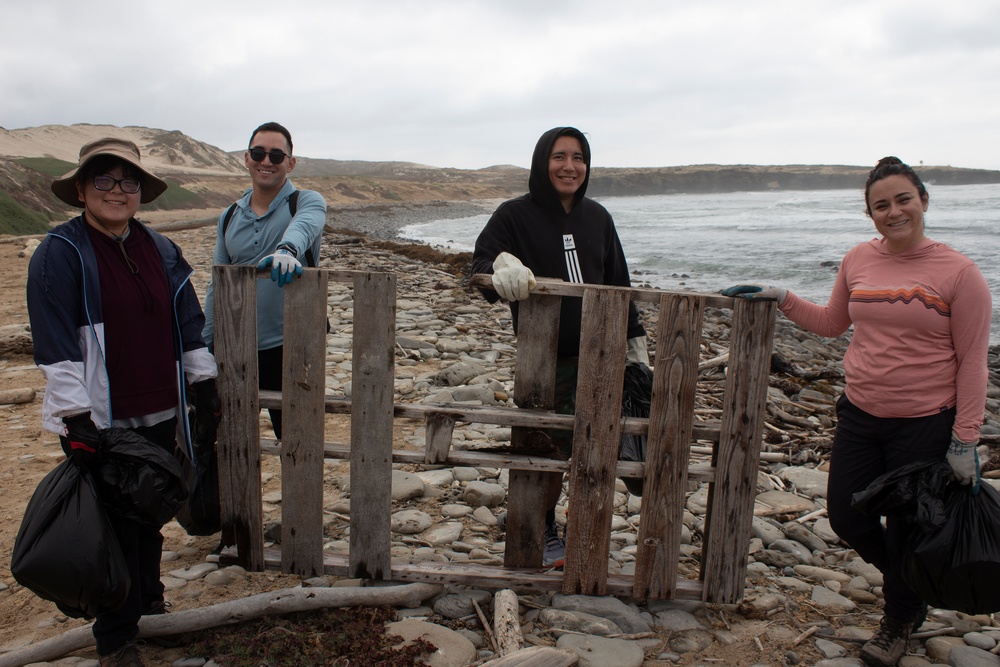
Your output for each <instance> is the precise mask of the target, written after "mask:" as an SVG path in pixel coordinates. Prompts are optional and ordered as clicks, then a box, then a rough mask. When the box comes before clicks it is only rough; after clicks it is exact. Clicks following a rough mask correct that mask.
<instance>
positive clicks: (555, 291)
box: [469, 273, 733, 308]
mask: <svg viewBox="0 0 1000 667" xmlns="http://www.w3.org/2000/svg"><path fill="white" fill-rule="evenodd" d="M535 281H536V283H537V285H536V286H535V288H534V289H533V290H531V295H532V297H534V296H535V295H541V294H546V295H551V296H576V297H580V296H583V292H584V290H588V289H592V290H598V291H612V290H619V289H628V290H629V298H630V299H631V300H632V301H641V302H645V303H659V302H660V297H662V296H663V294H664V293H666V294H683V295H686V296H699V297H701V298H702V299H704V300H705V305H706V306H711V307H712V308H730V307H732V303H733V298H732V297H729V296H721V295H719V294H712V293H711V292H670V291H668V290H662V289H654V288H649V287H628V288H622V287H611V286H609V285H592V284H589V283H567V282H563V281H562V280H556V279H555V278H538V277H537V276H536V277H535ZM469 284H470V285H472V286H473V287H488V288H490V289H492V288H493V280H492V278H491V277H490V276H489V275H488V274H484V273H477V274H475V275H473V276H472V278H470V279H469Z"/></svg>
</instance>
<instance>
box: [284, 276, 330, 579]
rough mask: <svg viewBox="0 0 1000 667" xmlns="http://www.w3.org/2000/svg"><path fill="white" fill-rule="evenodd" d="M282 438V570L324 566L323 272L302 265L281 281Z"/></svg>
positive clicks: (309, 572)
mask: <svg viewBox="0 0 1000 667" xmlns="http://www.w3.org/2000/svg"><path fill="white" fill-rule="evenodd" d="M283 289H284V292H285V304H284V306H285V312H286V313H289V314H294V315H293V316H290V317H286V318H285V331H284V353H283V358H284V368H283V369H282V380H281V383H282V397H283V401H282V406H281V413H282V415H283V416H284V422H283V424H284V428H283V429H282V440H281V544H282V570H283V571H285V572H290V573H292V574H298V575H302V576H306V577H314V576H317V575H319V574H320V573H321V572H322V571H323V424H324V418H325V416H326V415H325V411H324V402H325V401H324V398H325V394H326V294H327V276H326V274H325V273H324V272H322V271H318V270H316V269H306V270H305V271H304V272H303V274H302V276H300V277H299V278H297V279H296V280H295V281H294V282H293V283H291V284H289V285H287V286H285V287H284V288H283Z"/></svg>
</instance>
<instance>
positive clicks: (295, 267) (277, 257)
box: [257, 248, 302, 287]
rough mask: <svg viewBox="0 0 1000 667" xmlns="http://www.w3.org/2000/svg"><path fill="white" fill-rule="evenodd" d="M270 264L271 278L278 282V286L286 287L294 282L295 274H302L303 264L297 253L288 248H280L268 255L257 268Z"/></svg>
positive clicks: (264, 267) (263, 267)
mask: <svg viewBox="0 0 1000 667" xmlns="http://www.w3.org/2000/svg"><path fill="white" fill-rule="evenodd" d="M269 266H270V267H271V280H273V281H274V282H276V283H278V287H284V286H285V285H287V284H288V283H290V282H292V279H293V278H295V276H301V275H302V264H301V263H300V262H299V260H297V259H296V258H295V253H293V252H292V251H291V250H289V249H288V248H278V249H277V250H275V251H274V254H273V255H268V256H267V257H265V258H264V259H262V260H260V264H258V265H257V268H258V269H266V268H267V267H269Z"/></svg>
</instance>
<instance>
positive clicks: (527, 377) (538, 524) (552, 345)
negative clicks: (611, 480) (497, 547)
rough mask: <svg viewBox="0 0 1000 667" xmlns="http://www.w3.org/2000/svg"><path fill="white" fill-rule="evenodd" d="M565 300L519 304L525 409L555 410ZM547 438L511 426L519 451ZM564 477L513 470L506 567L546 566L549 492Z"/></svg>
mask: <svg viewBox="0 0 1000 667" xmlns="http://www.w3.org/2000/svg"><path fill="white" fill-rule="evenodd" d="M561 303H562V299H560V298H559V297H553V296H532V297H531V298H530V299H528V300H526V301H521V302H520V303H519V304H518V340H517V359H516V361H515V366H514V402H515V403H516V404H517V405H518V406H519V407H521V408H528V409H534V410H552V406H553V401H554V389H555V378H556V349H557V347H558V342H559V308H560V305H561ZM547 439H548V435H547V434H545V433H543V432H541V431H539V430H536V429H528V428H521V427H516V426H515V427H513V428H512V429H511V433H510V441H511V446H512V447H513V449H514V450H515V451H530V450H531V449H534V445H533V444H532V443H533V442H538V441H540V440H541V441H544V440H547ZM553 475H559V476H560V479H561V476H562V473H551V472H542V471H536V470H511V471H510V478H509V481H508V485H507V528H506V531H507V537H506V545H507V546H506V553H505V554H504V564H505V565H506V566H507V567H538V566H540V565H541V564H542V549H543V547H544V542H545V540H544V537H545V512H544V510H545V504H546V502H545V501H546V490H547V489H548V488H549V485H550V484H551V483H553V482H552V481H551V480H552V476H553Z"/></svg>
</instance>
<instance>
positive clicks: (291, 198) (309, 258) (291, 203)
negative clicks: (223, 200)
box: [222, 190, 316, 267]
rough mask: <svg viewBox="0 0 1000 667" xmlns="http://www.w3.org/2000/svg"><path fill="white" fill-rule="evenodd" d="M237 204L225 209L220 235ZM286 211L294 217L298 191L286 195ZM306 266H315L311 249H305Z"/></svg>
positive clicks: (224, 231) (297, 204) (226, 227)
mask: <svg viewBox="0 0 1000 667" xmlns="http://www.w3.org/2000/svg"><path fill="white" fill-rule="evenodd" d="M237 203H238V202H233V204H232V205H231V206H230V207H229V208H228V209H226V215H225V217H223V218H222V235H223V236H225V235H226V230H227V229H228V228H229V221H230V220H232V219H233V214H234V213H236V204H237ZM288 210H289V211H290V212H291V214H292V217H293V218H294V217H295V212H296V211H297V210H299V191H298V190H292V194H290V195H288ZM306 266H310V267H314V266H316V258H315V257H313V251H312V248H306Z"/></svg>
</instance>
